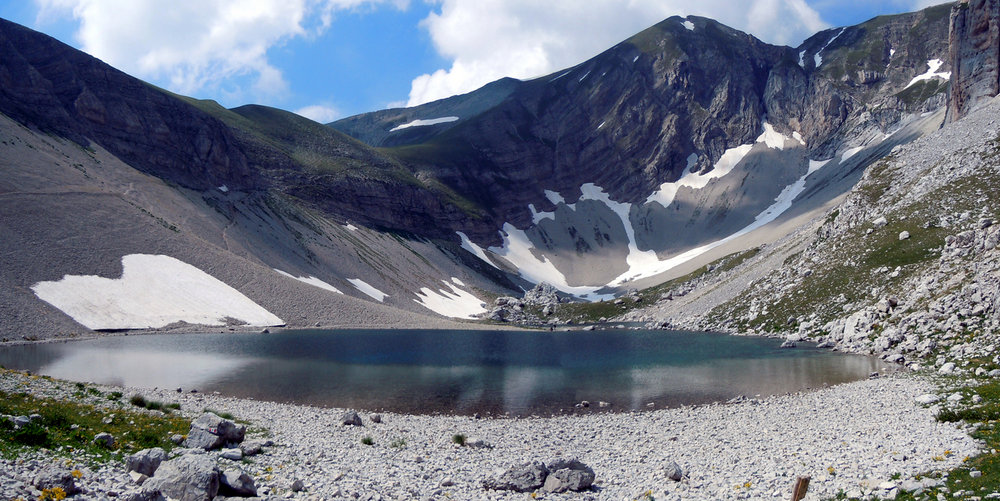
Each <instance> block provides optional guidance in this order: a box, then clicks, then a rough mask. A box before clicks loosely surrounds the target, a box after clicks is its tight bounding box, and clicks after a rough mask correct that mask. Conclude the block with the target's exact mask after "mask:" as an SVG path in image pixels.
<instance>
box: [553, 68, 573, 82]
mask: <svg viewBox="0 0 1000 501" xmlns="http://www.w3.org/2000/svg"><path fill="white" fill-rule="evenodd" d="M572 71H573V70H569V71H567V72H564V73H563V74H561V75H559V76H557V77H555V78H553V79H552V80H549V82H550V83H551V82H555V81H556V80H559V79H560V78H562V77H564V76H566V75H569V74H570V72H572Z"/></svg>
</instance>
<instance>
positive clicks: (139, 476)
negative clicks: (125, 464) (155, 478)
mask: <svg viewBox="0 0 1000 501" xmlns="http://www.w3.org/2000/svg"><path fill="white" fill-rule="evenodd" d="M128 476H129V477H130V478H131V479H132V482H134V483H135V484H136V485H142V483H143V482H145V481H146V480H149V475H146V474H144V473H139V472H137V471H130V472H128Z"/></svg>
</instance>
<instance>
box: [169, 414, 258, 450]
mask: <svg viewBox="0 0 1000 501" xmlns="http://www.w3.org/2000/svg"><path fill="white" fill-rule="evenodd" d="M246 431H247V428H246V426H243V425H238V424H236V423H234V422H232V421H230V420H228V419H223V418H221V417H219V416H217V415H215V414H213V413H211V412H207V413H205V414H202V415H201V416H199V417H198V419H195V420H194V422H192V423H191V431H190V432H188V436H187V439H185V440H184V447H191V448H198V449H204V450H206V451H208V450H212V449H218V448H220V447H222V446H224V445H232V446H235V445H238V444H239V443H240V442H242V441H243V437H244V436H246Z"/></svg>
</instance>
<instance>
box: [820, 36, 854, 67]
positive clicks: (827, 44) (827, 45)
mask: <svg viewBox="0 0 1000 501" xmlns="http://www.w3.org/2000/svg"><path fill="white" fill-rule="evenodd" d="M845 29H846V28H841V29H840V31H838V32H837V34H836V35H834V36H833V38H831V39H830V40H829V41H828V42H826V45H824V46H823V48H822V49H820V50H818V51H816V55H814V56H813V62H814V63H816V67H817V68H819V66H820V65H821V64H823V57H822V56H821V55H820V54H822V53H823V51H824V50H826V48H827V47H829V46H830V44H832V43H833V41H834V40H836V39H837V38H839V37H840V35H842V34H844V30H845Z"/></svg>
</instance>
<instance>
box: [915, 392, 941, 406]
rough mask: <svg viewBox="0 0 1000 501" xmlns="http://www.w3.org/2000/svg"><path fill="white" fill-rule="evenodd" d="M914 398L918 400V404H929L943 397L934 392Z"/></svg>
mask: <svg viewBox="0 0 1000 501" xmlns="http://www.w3.org/2000/svg"><path fill="white" fill-rule="evenodd" d="M913 400H914V401H916V402H917V403H918V404H924V405H927V404H933V403H934V402H937V401H938V400H941V397H939V396H937V395H935V394H933V393H924V394H923V395H920V396H919V397H917V398H915V399H913Z"/></svg>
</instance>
